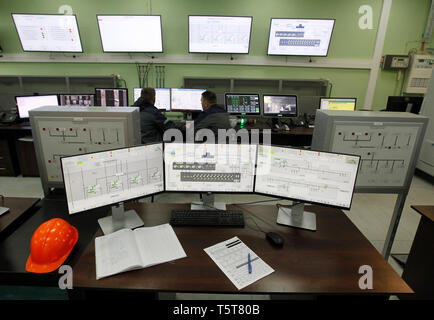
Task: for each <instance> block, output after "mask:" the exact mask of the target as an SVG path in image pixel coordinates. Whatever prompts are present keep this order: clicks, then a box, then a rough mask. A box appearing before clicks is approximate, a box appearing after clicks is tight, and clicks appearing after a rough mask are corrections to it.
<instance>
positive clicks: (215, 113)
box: [194, 91, 231, 136]
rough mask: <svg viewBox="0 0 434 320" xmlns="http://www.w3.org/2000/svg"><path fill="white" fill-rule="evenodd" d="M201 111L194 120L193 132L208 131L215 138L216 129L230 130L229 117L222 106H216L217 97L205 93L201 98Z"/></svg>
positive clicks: (211, 93)
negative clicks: (211, 132)
mask: <svg viewBox="0 0 434 320" xmlns="http://www.w3.org/2000/svg"><path fill="white" fill-rule="evenodd" d="M200 101H201V103H202V109H203V111H202V112H201V113H200V114H199V115H198V116H197V118H196V119H195V120H194V130H195V131H198V130H200V129H205V128H207V129H210V130H212V131H213V132H214V134H215V135H216V136H217V133H218V129H230V128H231V126H230V123H229V115H228V113H227V112H226V110H225V108H224V107H223V106H222V105H218V104H217V96H216V94H215V93H214V92H212V91H205V92H203V93H202V97H201V100H200Z"/></svg>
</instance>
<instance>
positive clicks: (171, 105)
mask: <svg viewBox="0 0 434 320" xmlns="http://www.w3.org/2000/svg"><path fill="white" fill-rule="evenodd" d="M173 89H176V90H179V89H181V90H203V91H202V93H204V92H205V91H207V89H196V88H170V111H175V112H192V113H193V112H202V111H203V108H202V105H201V106H200V107H201V109H200V110H198V109H173V103H172V102H173V101H172V96H173V95H172V90H173Z"/></svg>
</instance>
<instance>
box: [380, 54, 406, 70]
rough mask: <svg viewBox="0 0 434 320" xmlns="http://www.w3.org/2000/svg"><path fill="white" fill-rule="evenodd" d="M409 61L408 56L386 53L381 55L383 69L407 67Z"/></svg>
mask: <svg viewBox="0 0 434 320" xmlns="http://www.w3.org/2000/svg"><path fill="white" fill-rule="evenodd" d="M409 63H410V56H405V55H393V54H386V55H385V56H384V57H383V70H401V69H407V68H408V65H409Z"/></svg>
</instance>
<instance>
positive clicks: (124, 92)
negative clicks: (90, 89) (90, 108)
mask: <svg viewBox="0 0 434 320" xmlns="http://www.w3.org/2000/svg"><path fill="white" fill-rule="evenodd" d="M95 105H96V106H102V107H127V106H128V89H125V88H96V89H95Z"/></svg>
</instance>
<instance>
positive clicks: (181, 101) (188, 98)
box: [171, 89, 206, 111]
mask: <svg viewBox="0 0 434 320" xmlns="http://www.w3.org/2000/svg"><path fill="white" fill-rule="evenodd" d="M205 91H206V90H205V89H171V110H175V111H176V110H179V111H182V110H186V111H202V103H201V97H202V92H205Z"/></svg>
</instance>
